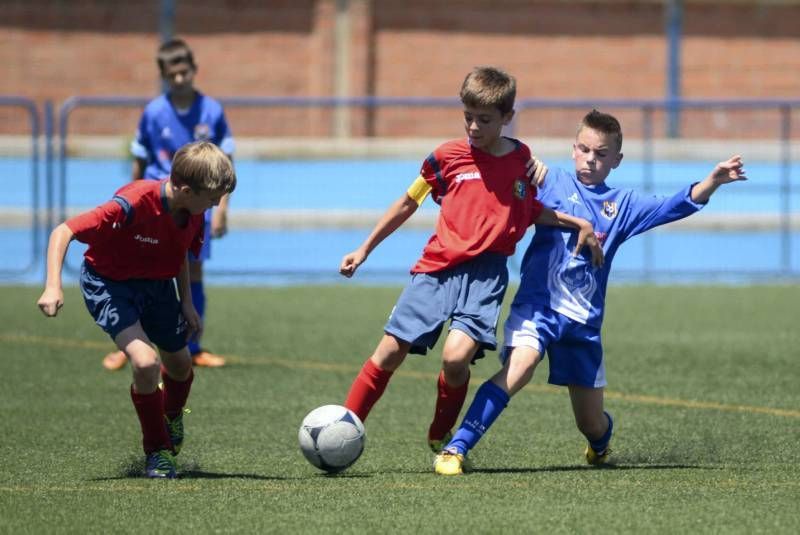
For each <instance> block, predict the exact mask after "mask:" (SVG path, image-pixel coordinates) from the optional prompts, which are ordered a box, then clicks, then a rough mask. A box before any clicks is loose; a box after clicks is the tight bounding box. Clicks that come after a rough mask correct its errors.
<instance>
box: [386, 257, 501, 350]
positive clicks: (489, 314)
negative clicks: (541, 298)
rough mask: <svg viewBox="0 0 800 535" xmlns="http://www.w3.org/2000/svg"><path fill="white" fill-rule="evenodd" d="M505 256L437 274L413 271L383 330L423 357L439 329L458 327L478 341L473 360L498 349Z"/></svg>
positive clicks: (480, 259)
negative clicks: (404, 342)
mask: <svg viewBox="0 0 800 535" xmlns="http://www.w3.org/2000/svg"><path fill="white" fill-rule="evenodd" d="M506 260H507V257H506V256H505V255H501V254H497V253H484V254H482V255H480V256H478V257H477V258H474V259H472V260H470V261H468V262H464V263H463V264H459V265H458V266H456V267H454V268H451V269H447V270H444V271H439V272H436V273H414V274H413V275H412V276H411V282H410V283H409V284H408V285H407V286H406V287H405V289H404V290H403V293H402V294H400V297H399V298H398V300H397V304H396V305H395V307H394V309H393V310H392V313H391V315H390V316H389V321H388V322H387V323H386V326H385V327H384V331H386V333H387V334H391V335H393V336H396V337H397V338H399V339H400V340H404V341H406V342H409V343H410V344H411V350H410V352H411V353H416V354H419V355H424V354H425V353H427V350H428V349H431V348H432V347H433V346H434V345H436V341H437V340H438V339H439V334H440V333H441V332H442V327H443V326H444V324H445V322H446V321H447V320H450V329H451V330H452V329H458V330H460V331H463V332H465V333H466V334H467V335H469V337H470V338H472V339H473V340H475V341H477V342H478V344H479V348H478V351H477V353H476V354H475V357H474V358H473V360H477V359H479V358H482V357H483V356H484V355H483V352H484V350H486V349H489V350H493V349H495V348H496V347H497V337H496V332H497V319H498V317H499V315H500V306H501V305H502V303H503V297H504V296H505V293H506V288H507V287H508V268H507V267H506Z"/></svg>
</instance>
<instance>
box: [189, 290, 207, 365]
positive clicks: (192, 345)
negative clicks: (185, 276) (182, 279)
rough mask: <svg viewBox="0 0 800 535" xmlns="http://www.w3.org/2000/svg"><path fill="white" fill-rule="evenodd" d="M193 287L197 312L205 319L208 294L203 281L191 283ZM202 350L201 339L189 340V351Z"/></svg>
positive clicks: (193, 352) (193, 299) (193, 300)
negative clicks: (204, 289)
mask: <svg viewBox="0 0 800 535" xmlns="http://www.w3.org/2000/svg"><path fill="white" fill-rule="evenodd" d="M191 288H192V302H193V303H194V308H195V310H197V313H198V314H200V319H205V313H206V294H205V292H204V291H203V281H197V282H192V283H191ZM199 352H200V340H192V341H190V342H189V353H190V354H192V355H194V354H195V353H199Z"/></svg>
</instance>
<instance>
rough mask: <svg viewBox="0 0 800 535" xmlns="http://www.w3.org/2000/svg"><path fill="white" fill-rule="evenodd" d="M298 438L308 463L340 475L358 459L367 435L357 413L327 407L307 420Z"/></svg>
mask: <svg viewBox="0 0 800 535" xmlns="http://www.w3.org/2000/svg"><path fill="white" fill-rule="evenodd" d="M297 438H298V440H299V441H300V451H302V452H303V455H304V456H305V458H306V459H308V462H310V463H311V464H313V465H314V466H316V467H317V468H320V469H321V470H325V471H326V472H328V473H336V472H341V471H342V470H344V469H345V468H347V467H348V466H350V465H352V464H353V463H354V462H356V461H357V460H358V458H359V457H360V456H361V452H363V451H364V441H365V440H366V438H367V436H366V433H365V432H364V424H363V423H361V420H360V419H359V417H358V416H356V414H355V413H354V412H353V411H351V410H348V409H347V408H345V407H342V406H341V405H323V406H322V407H317V408H316V409H314V410H313V411H311V412H309V413H308V414H307V415H306V417H305V418H303V423H302V424H300V430H299V432H298V433H297Z"/></svg>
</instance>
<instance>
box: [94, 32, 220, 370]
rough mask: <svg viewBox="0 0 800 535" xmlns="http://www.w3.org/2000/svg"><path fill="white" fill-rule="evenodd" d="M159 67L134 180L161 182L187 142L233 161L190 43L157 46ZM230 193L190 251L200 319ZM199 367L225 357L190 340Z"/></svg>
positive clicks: (111, 362)
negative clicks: (206, 272) (207, 267)
mask: <svg viewBox="0 0 800 535" xmlns="http://www.w3.org/2000/svg"><path fill="white" fill-rule="evenodd" d="M156 59H157V62H158V69H159V72H160V73H161V77H162V79H163V80H164V81H165V82H166V83H167V85H168V86H169V90H168V91H167V92H166V93H165V94H163V95H160V96H158V97H156V98H155V99H153V100H152V101H150V103H149V104H148V105H147V106H146V107H145V109H144V113H143V114H142V118H141V120H140V121H139V128H138V130H137V131H136V138H135V139H134V140H133V141H132V142H131V153H132V154H133V157H134V162H133V173H132V175H133V176H132V179H133V180H140V179H142V178H146V179H152V180H161V179H163V178H166V177H167V176H169V172H170V166H171V162H172V157H173V156H174V155H175V153H176V152H177V151H178V149H180V148H181V147H182V146H184V145H185V144H187V143H191V142H194V141H210V142H212V143H214V144H215V145H217V146H218V147H220V148H221V149H222V152H224V153H225V154H226V155H227V156H228V157H229V158H231V161H232V160H233V150H234V142H233V137H232V135H231V131H230V128H228V122H227V121H226V120H225V113H224V111H223V109H222V106H221V105H220V103H219V102H217V101H216V100H214V99H212V98H211V97H208V96H206V95H204V94H202V93H200V92H199V91H197V90H196V89H195V88H194V76H195V74H197V65H196V64H195V62H194V55H193V54H192V51H191V49H190V48H189V46H188V45H187V44H186V43H185V42H184V41H182V40H180V39H172V40H170V41H167V42H165V43H164V44H162V45H161V47H160V48H159V49H158V55H157V58H156ZM227 217H228V196H227V195H225V196H223V198H222V199H221V200H220V203H219V206H218V207H217V209H216V210H213V211H212V210H208V211H207V212H206V214H205V218H206V226H205V229H206V236H205V241H204V242H203V248H202V250H201V251H200V254H198V255H197V256H195V255H191V257H190V259H191V261H190V263H189V278H190V280H191V288H192V298H193V301H194V305H195V307H196V308H197V311H198V313H199V314H200V317H201V318H202V317H204V315H205V308H206V306H205V304H206V296H205V291H204V288H203V261H204V260H207V259H208V258H209V256H210V253H211V240H210V238H212V237H213V238H219V237H222V236H224V235H225V233H226V232H227ZM189 351H190V352H191V354H192V363H193V364H194V365H195V366H207V367H219V366H223V365H224V364H225V359H224V358H223V357H221V356H219V355H214V354H212V353H209V352H208V351H206V350H204V349H203V348H202V347H201V346H200V340H199V339H197V340H193V341H192V342H191V343H190V344H189ZM125 362H126V359H125V353H123V352H122V351H114V352H111V353H109V354H108V355H106V356H105V358H104V359H103V366H104V367H105V368H106V369H108V370H118V369H120V368H122V367H123V366H125Z"/></svg>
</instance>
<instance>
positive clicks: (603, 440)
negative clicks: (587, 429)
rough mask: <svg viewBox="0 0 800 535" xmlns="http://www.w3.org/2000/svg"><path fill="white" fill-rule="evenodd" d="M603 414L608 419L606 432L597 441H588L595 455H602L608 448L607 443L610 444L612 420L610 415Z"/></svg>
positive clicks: (612, 430) (612, 427)
mask: <svg viewBox="0 0 800 535" xmlns="http://www.w3.org/2000/svg"><path fill="white" fill-rule="evenodd" d="M603 414H605V415H606V418H608V430H607V431H606V432H605V434H604V435H603V436H602V437H600V438H598V439H597V440H590V441H589V446H591V447H592V449H593V450H594V451H595V453H603V452H604V451H606V448H608V443H609V442H611V433H613V432H614V420H613V419H612V418H611V415H610V414H608V413H607V412H606V411H603ZM587 438H588V437H587Z"/></svg>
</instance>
